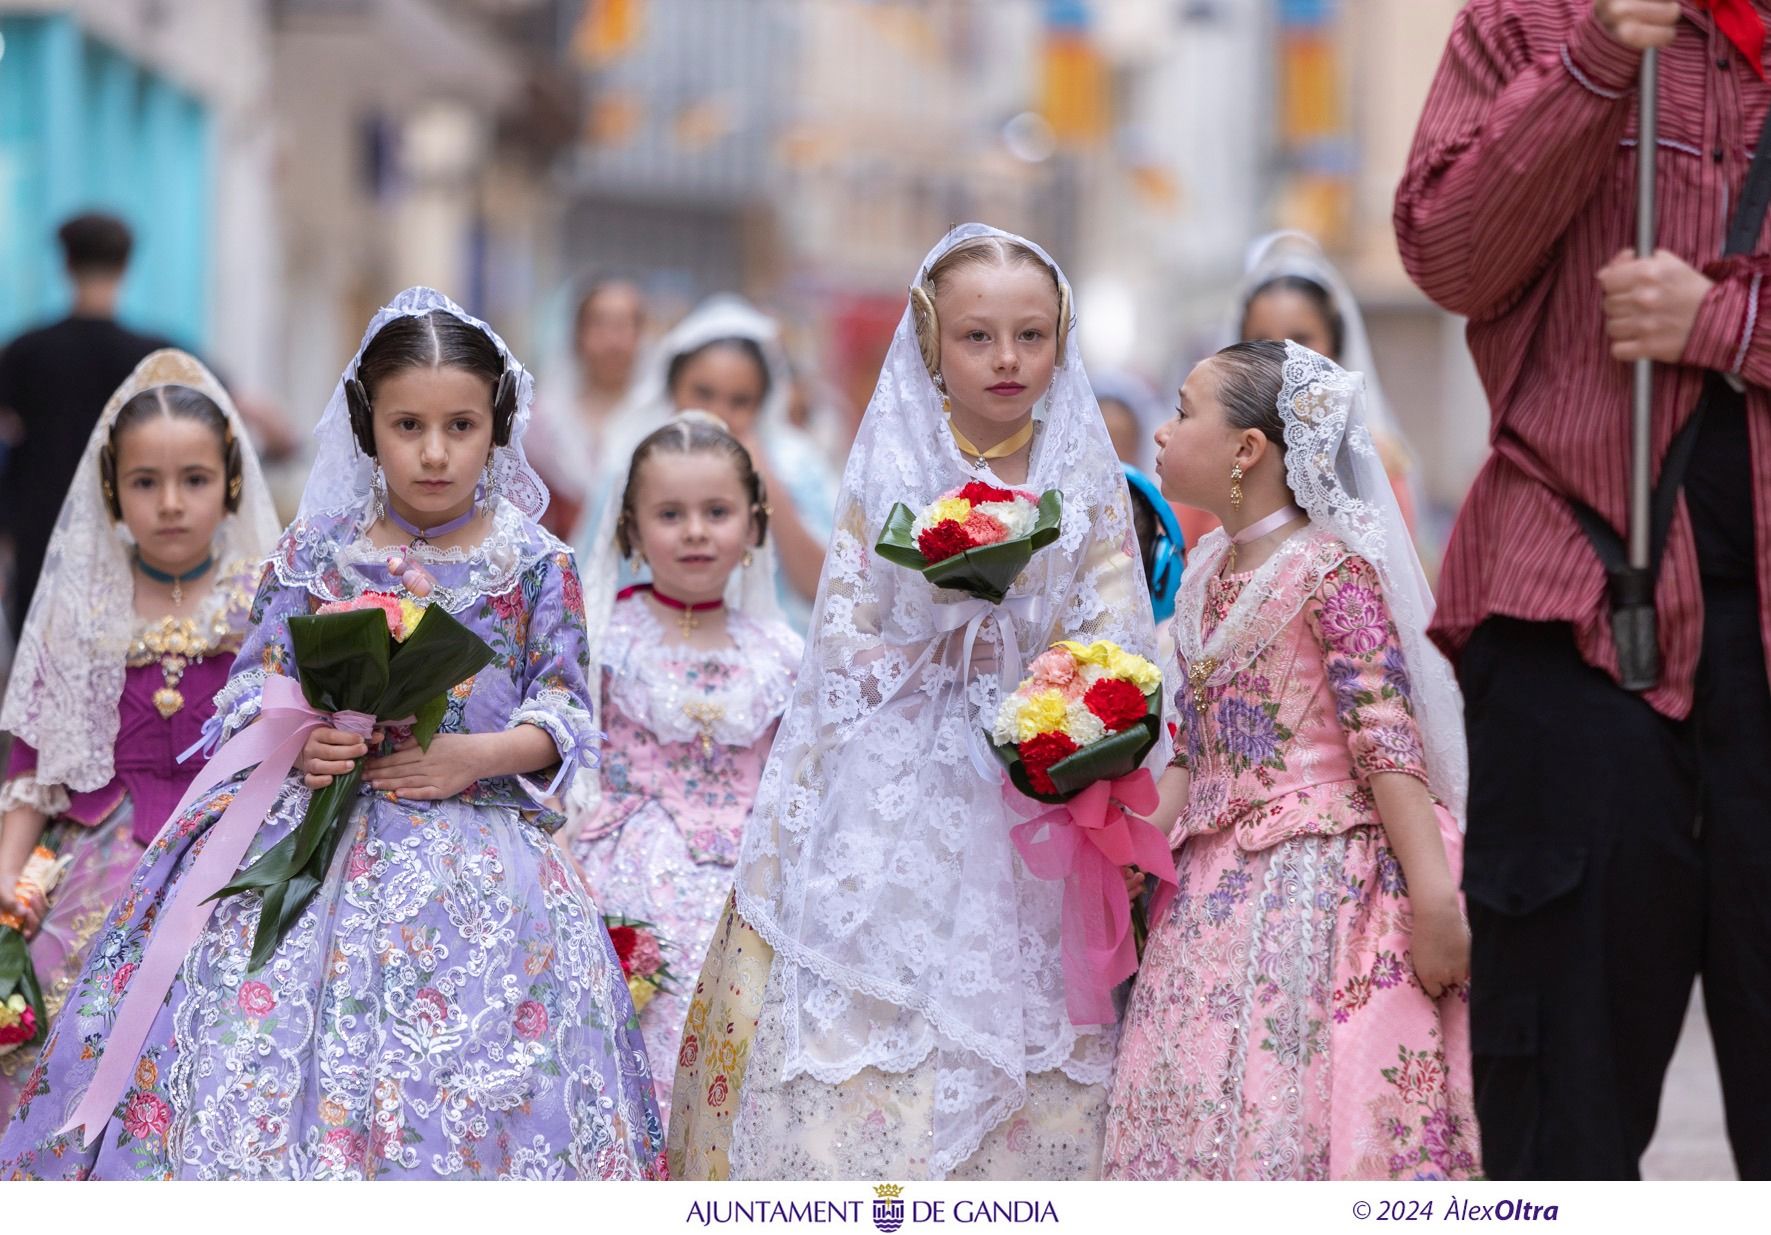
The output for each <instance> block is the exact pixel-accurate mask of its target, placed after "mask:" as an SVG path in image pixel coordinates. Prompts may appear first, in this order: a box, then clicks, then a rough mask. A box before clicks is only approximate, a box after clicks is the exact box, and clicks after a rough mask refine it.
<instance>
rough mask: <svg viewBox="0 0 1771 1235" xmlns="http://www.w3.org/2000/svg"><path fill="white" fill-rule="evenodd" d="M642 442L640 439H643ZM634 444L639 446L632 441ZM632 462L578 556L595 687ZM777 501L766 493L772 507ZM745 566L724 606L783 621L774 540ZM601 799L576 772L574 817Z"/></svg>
mask: <svg viewBox="0 0 1771 1235" xmlns="http://www.w3.org/2000/svg"><path fill="white" fill-rule="evenodd" d="M681 416H682V417H693V418H702V419H705V420H707V421H708V422H710V423H712V424H717V425H719V426H720V427H721V428H724V427H725V422H724V421H722V420H720V418H719V417H717V416H714V415H712V414H711V413H709V412H701V411H688V412H683V413H682V414H681ZM676 419H678V417H675V416H668V417H666V418H665V419H663V420H661V421H660V422H659V424H658V425H657V426H655V427H657V428H663V427H664V426H665V425H667V424H670V423H672V422H673V421H674V420H676ZM640 440H641V441H643V440H644V436H643V435H642V437H641V439H640ZM634 445H635V446H637V445H638V442H635V443H634ZM632 462H633V449H632V448H631V447H630V448H629V449H628V451H627V458H626V459H625V460H623V461H622V463H621V465H620V467H619V468H618V469H616V470H614V471H613V472H612V474H611V475H612V482H613V488H612V490H611V492H610V494H609V496H608V497H606V498H605V499H604V502H603V509H602V510H601V511H600V512H599V525H600V526H601V527H603V528H605V529H607V530H606V531H604V532H600V533H598V534H597V535H596V536H595V537H594V538H593V539H592V541H591V543H590V544H589V545H587V546H585V548H584V550H583V555H582V558H581V563H582V564H581V570H582V573H583V578H584V626H585V656H586V659H587V662H588V663H589V665H590V666H591V670H592V672H591V674H590V680H591V682H592V683H593V684H594V683H596V682H597V681H599V680H600V677H599V675H600V672H601V666H602V664H603V645H604V642H605V640H606V639H607V638H608V634H609V619H610V615H611V614H612V613H613V612H614V609H615V595H616V593H617V592H618V591H619V590H620V588H621V563H622V557H621V548H620V545H619V544H618V543H617V542H616V538H615V522H616V518H617V516H618V515H619V514H620V513H621V494H622V493H623V492H624V491H625V490H626V488H627V471H628V467H629V466H630V465H631V464H632ZM781 500H782V499H781V498H779V497H776V496H774V495H772V494H771V495H770V503H771V505H772V504H773V503H774V502H778V501H781ZM750 559H751V560H750V565H748V566H744V565H740V566H739V567H738V568H737V569H736V570H734V571H733V572H732V577H731V579H729V580H728V581H727V583H726V597H725V599H726V605H727V606H728V607H729V608H732V609H736V610H738V611H739V612H741V613H744V614H746V615H748V616H749V617H751V618H754V619H756V620H757V621H759V622H782V621H785V620H786V618H785V617H784V615H783V614H782V612H781V602H780V599H779V596H780V593H779V590H778V581H777V579H776V573H777V560H778V559H777V555H776V553H775V538H774V536H773V535H765V536H764V538H763V543H762V545H761V546H760V547H758V548H756V549H754V550H752V551H751V555H750ZM593 696H594V697H593V699H592V704H591V706H592V708H593V709H594V711H595V712H596V722H597V728H599V729H600V728H601V727H602V719H603V718H602V692H601V691H600V690H597V691H594V692H593ZM600 796H601V779H600V777H599V769H598V768H597V767H596V766H591V767H586V768H583V769H580V771H579V772H578V774H577V776H576V777H575V778H574V779H573V781H572V787H571V789H570V791H569V792H568V794H567V799H566V800H567V802H568V804H569V805H570V806H571V809H572V811H573V813H574V814H575V815H579V816H581V815H584V814H588V813H589V812H590V811H592V810H594V809H595V808H596V805H597V802H598V800H599V798H600Z"/></svg>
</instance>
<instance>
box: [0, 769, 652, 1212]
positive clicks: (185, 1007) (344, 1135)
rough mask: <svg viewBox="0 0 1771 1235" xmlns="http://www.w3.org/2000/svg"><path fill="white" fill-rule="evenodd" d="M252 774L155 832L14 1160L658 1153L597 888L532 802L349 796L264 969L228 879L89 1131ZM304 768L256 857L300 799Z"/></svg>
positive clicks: (644, 1161) (500, 1158)
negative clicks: (106, 1077) (160, 946)
mask: <svg viewBox="0 0 1771 1235" xmlns="http://www.w3.org/2000/svg"><path fill="white" fill-rule="evenodd" d="M233 792H234V786H233V785H231V784H230V785H224V786H221V787H219V788H217V789H216V790H214V791H212V792H210V793H208V794H205V795H204V796H203V797H202V798H200V799H199V800H198V801H197V802H196V803H194V804H193V805H192V806H191V807H190V808H189V809H188V810H187V811H186V812H185V813H184V814H183V815H181V816H179V817H177V818H175V819H173V820H172V821H171V822H169V823H168V824H167V826H166V827H165V828H164V829H162V830H161V832H160V834H159V836H158V837H157V838H156V839H155V841H154V843H153V844H151V845H149V846H148V848H147V850H146V851H145V852H144V853H143V854H142V856H141V860H140V863H139V864H138V865H137V866H136V868H135V870H134V873H133V875H132V877H131V879H130V882H129V885H128V886H127V887H126V888H125V889H124V890H123V891H122V893H121V894H120V895H119V897H118V898H117V901H116V903H115V904H114V905H113V906H112V907H111V910H110V913H109V915H108V917H107V919H106V921H105V924H104V926H103V927H102V928H101V930H100V931H99V934H98V936H97V938H96V940H95V941H94V942H93V944H92V946H91V948H90V949H89V951H88V954H87V957H86V963H85V966H84V967H83V969H82V970H81V972H80V974H79V976H78V977H77V978H76V979H75V981H74V983H73V988H72V990H71V992H70V993H69V995H68V998H67V1002H66V1005H65V1006H64V1008H63V1009H62V1013H61V1015H60V1016H59V1017H57V1018H56V1021H55V1024H54V1025H53V1026H52V1028H51V1030H50V1035H49V1039H48V1042H47V1043H46V1045H45V1047H44V1050H43V1053H42V1056H41V1058H40V1059H39V1060H38V1061H37V1063H36V1066H35V1067H34V1069H33V1070H32V1072H31V1073H30V1075H29V1076H28V1077H27V1078H26V1079H25V1081H24V1086H23V1090H24V1091H23V1094H22V1096H21V1098H20V1101H19V1106H18V1110H17V1113H16V1114H15V1116H14V1117H13V1120H12V1123H11V1125H10V1126H9V1127H8V1128H7V1130H6V1133H5V1135H4V1136H3V1137H0V1179H13V1178H27V1179H28V1178H87V1177H91V1178H101V1179H167V1178H194V1179H314V1178H320V1179H362V1178H384V1179H398V1178H404V1179H434V1178H444V1177H454V1178H467V1179H492V1178H500V1179H508V1178H525V1179H571V1178H595V1179H640V1178H654V1177H657V1176H659V1175H661V1174H662V1172H663V1169H664V1154H663V1148H664V1136H663V1127H662V1126H661V1124H660V1122H659V1119H658V1113H657V1107H656V1105H655V1103H654V1102H653V1098H652V1085H651V1075H650V1071H649V1068H648V1065H647V1060H646V1055H645V1050H644V1047H643V1046H642V1044H641V1041H640V1036H639V1032H638V1024H637V1018H636V1017H635V1015H634V1010H633V1003H632V1000H631V999H630V998H629V996H628V991H627V986H626V983H625V981H624V980H623V978H622V975H621V968H620V962H619V960H618V959H617V957H616V955H615V949H614V946H613V945H612V944H611V943H610V940H609V934H608V931H607V930H605V929H604V927H603V920H602V914H601V913H600V911H599V910H598V908H597V906H596V904H595V902H594V901H593V900H592V898H591V897H589V896H588V895H586V894H585V892H584V890H583V888H582V887H580V886H579V884H578V881H577V880H576V879H573V878H571V877H570V874H569V872H568V869H567V866H566V864H565V861H564V856H563V854H561V852H560V851H559V850H558V848H557V847H556V846H555V845H554V844H553V842H552V841H551V840H550V839H549V838H548V837H547V836H546V835H545V834H543V833H542V832H541V831H540V829H538V828H537V827H536V826H535V825H534V824H533V823H531V822H528V821H526V820H525V819H524V818H523V817H522V816H521V815H520V814H519V813H518V812H517V811H516V810H514V809H512V808H509V807H504V806H498V805H492V804H486V805H476V804H472V803H469V802H466V801H464V800H462V799H460V798H449V799H445V800H443V801H440V802H435V803H420V802H395V801H392V800H390V799H388V798H386V797H384V796H378V795H369V794H367V793H365V794H364V796H363V797H362V798H361V799H359V801H358V803H357V804H356V805H355V806H354V807H353V813H352V816H351V818H350V820H349V821H348V822H347V823H346V824H345V831H344V836H343V839H342V843H341V844H340V845H339V848H338V853H337V856H336V858H335V860H334V862H333V865H332V868H331V870H330V871H329V872H328V873H327V877H326V879H325V880H324V882H323V883H322V884H321V885H320V887H319V889H318V891H317V892H316V893H315V894H314V897H313V899H312V901H310V902H309V903H308V905H307V906H306V907H305V908H304V909H303V911H302V913H301V915H300V917H299V919H298V920H297V922H296V924H295V926H294V927H293V928H292V929H291V931H290V932H289V934H288V936H287V937H286V938H284V939H283V941H282V942H281V943H280V944H279V945H278V947H277V949H276V951H275V952H274V953H273V954H272V955H271V957H270V959H269V960H268V961H267V962H265V964H264V965H263V966H261V967H260V968H258V969H249V968H248V960H249V957H250V954H251V947H252V941H253V936H254V933H255V931H256V928H257V925H258V916H259V898H258V897H257V896H256V895H254V894H251V893H247V894H239V895H234V896H229V897H226V898H224V899H222V900H220V901H218V902H217V903H216V906H215V909H214V912H213V916H212V917H211V918H210V919H209V921H208V924H207V926H206V927H205V928H204V929H203V931H202V932H201V934H200V935H199V936H198V937H197V941H196V943H195V944H194V945H193V946H191V947H190V948H189V949H188V951H187V952H186V953H185V956H184V959H183V961H182V963H181V964H180V965H179V967H178V969H177V972H176V977H175V980H174V981H173V982H172V984H171V989H170V991H169V992H168V993H167V996H166V998H165V1002H164V1003H163V1004H162V1005H161V1006H159V1008H158V1009H157V1011H156V1013H155V1016H154V1019H153V1022H152V1024H151V1025H150V1026H149V1027H148V1029H147V1033H146V1037H145V1040H144V1042H143V1045H142V1048H141V1050H140V1052H139V1054H137V1055H136V1057H135V1058H134V1059H132V1060H130V1071H129V1076H130V1080H131V1083H130V1084H129V1086H128V1088H127V1089H126V1091H125V1092H124V1094H123V1095H122V1097H121V1099H120V1100H119V1101H118V1103H117V1106H116V1107H115V1108H114V1109H113V1111H112V1113H111V1118H110V1120H109V1123H108V1124H107V1125H106V1126H105V1127H104V1129H103V1130H102V1132H100V1133H98V1134H97V1136H96V1137H95V1140H94V1142H93V1143H91V1144H84V1145H83V1144H82V1143H81V1140H80V1137H79V1134H78V1133H77V1132H76V1133H73V1134H67V1135H64V1134H61V1133H60V1132H59V1131H58V1129H60V1128H61V1126H62V1124H63V1123H64V1122H65V1121H66V1120H67V1117H68V1115H69V1113H70V1112H71V1111H72V1110H73V1109H74V1107H75V1105H76V1104H77V1103H78V1102H79V1101H80V1100H81V1098H82V1097H83V1096H84V1094H85V1092H86V1089H87V1087H88V1085H89V1084H90V1082H91V1081H92V1078H93V1074H94V1072H95V1071H96V1070H97V1067H98V1063H99V1061H100V1060H101V1059H102V1058H103V1057H104V1055H105V1052H106V1051H107V1050H109V1049H113V1048H114V1043H115V1042H116V1041H118V1040H119V1039H113V1037H112V1035H111V1030H112V1028H113V1026H114V1024H115V1021H116V1016H117V1008H118V1005H119V1003H120V1002H121V998H122V995H123V993H124V992H125V991H126V990H127V989H128V987H129V986H130V984H131V983H132V981H134V980H135V979H136V978H137V977H138V976H139V973H140V972H141V970H140V966H141V964H142V961H143V958H144V956H145V954H146V952H147V949H149V948H150V947H151V946H152V945H153V942H154V937H155V932H156V930H157V929H158V928H159V925H160V924H161V923H162V922H164V921H165V920H166V909H167V906H168V905H170V904H171V903H172V902H173V900H174V898H175V897H176V896H177V895H178V891H179V888H180V885H181V884H182V882H183V880H184V879H185V878H186V876H187V875H188V874H189V872H190V870H191V868H192V866H193V864H194V859H195V856H196V854H197V853H198V852H200V851H201V848H202V845H203V842H204V840H205V838H206V837H207V835H208V833H209V830H210V829H211V828H212V827H213V826H214V824H215V822H216V821H217V819H219V818H220V816H221V814H222V812H223V811H224V810H225V808H226V807H227V805H228V804H229V803H230V802H231V801H232V799H233ZM307 802H308V794H307V793H306V791H305V790H302V789H301V788H300V787H299V784H298V782H294V781H291V782H289V783H288V784H287V785H286V786H285V788H284V790H283V792H282V794H281V796H280V797H279V798H278V800H277V803H276V805H275V806H273V807H272V809H271V811H270V814H269V816H268V817H267V818H266V819H265V821H264V822H263V823H262V824H261V825H260V826H259V829H258V832H257V834H256V835H255V837H254V840H253V845H252V849H251V850H250V851H249V853H248V856H247V858H246V862H247V863H250V862H251V861H252V860H254V859H255V858H256V857H257V856H258V855H259V854H262V853H263V852H264V851H265V850H266V849H268V848H269V847H271V846H272V845H274V844H275V843H276V842H277V841H279V840H281V839H282V838H283V837H284V836H285V835H287V834H288V833H289V832H290V831H291V830H293V828H294V827H295V826H296V825H297V824H298V823H299V822H300V821H301V819H302V817H303V815H304V814H305V812H306V807H307Z"/></svg>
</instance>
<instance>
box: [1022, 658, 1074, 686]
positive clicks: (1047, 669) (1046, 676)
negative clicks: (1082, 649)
mask: <svg viewBox="0 0 1771 1235" xmlns="http://www.w3.org/2000/svg"><path fill="white" fill-rule="evenodd" d="M1032 673H1033V680H1034V681H1035V682H1037V683H1038V684H1039V685H1041V686H1049V687H1051V688H1052V689H1054V690H1062V689H1063V688H1064V687H1066V686H1068V685H1069V684H1070V683H1071V682H1073V681H1075V680H1076V659H1075V657H1073V656H1071V655H1070V653H1068V652H1066V651H1065V650H1064V649H1063V648H1047V649H1046V650H1045V651H1043V652H1041V653H1040V654H1039V655H1038V656H1035V657H1034V658H1033V665H1032Z"/></svg>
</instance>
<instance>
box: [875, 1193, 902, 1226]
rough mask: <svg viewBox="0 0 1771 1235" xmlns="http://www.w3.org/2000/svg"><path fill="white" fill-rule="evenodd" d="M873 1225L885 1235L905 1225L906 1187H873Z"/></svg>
mask: <svg viewBox="0 0 1771 1235" xmlns="http://www.w3.org/2000/svg"><path fill="white" fill-rule="evenodd" d="M873 1225H874V1226H876V1227H878V1228H879V1229H880V1230H881V1231H884V1232H885V1235H893V1233H894V1232H895V1231H896V1230H897V1229H898V1228H899V1227H901V1226H903V1225H904V1186H903V1185H902V1184H875V1185H874V1187H873Z"/></svg>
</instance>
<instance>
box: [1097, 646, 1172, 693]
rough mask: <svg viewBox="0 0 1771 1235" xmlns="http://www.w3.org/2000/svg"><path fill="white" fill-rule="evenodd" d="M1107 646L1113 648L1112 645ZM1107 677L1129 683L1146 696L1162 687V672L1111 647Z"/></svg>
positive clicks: (1137, 656) (1140, 657) (1119, 649)
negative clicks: (1111, 652)
mask: <svg viewBox="0 0 1771 1235" xmlns="http://www.w3.org/2000/svg"><path fill="white" fill-rule="evenodd" d="M1107 646H1109V647H1113V645H1112V644H1108V645H1107ZM1107 672H1108V674H1109V675H1111V676H1113V677H1116V678H1120V679H1122V680H1124V681H1127V682H1130V683H1131V684H1132V685H1134V686H1136V687H1137V688H1138V689H1139V690H1141V691H1143V692H1144V693H1145V694H1146V695H1147V694H1149V693H1150V692H1151V691H1153V690H1155V689H1156V688H1157V687H1159V686H1161V685H1162V671H1161V670H1160V669H1158V668H1157V667H1156V666H1155V665H1153V664H1151V663H1150V662H1149V661H1147V660H1145V659H1144V658H1143V657H1142V656H1139V655H1137V654H1136V653H1133V652H1127V651H1125V650H1123V649H1121V648H1118V647H1113V656H1112V659H1111V660H1109V661H1108V663H1107Z"/></svg>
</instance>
